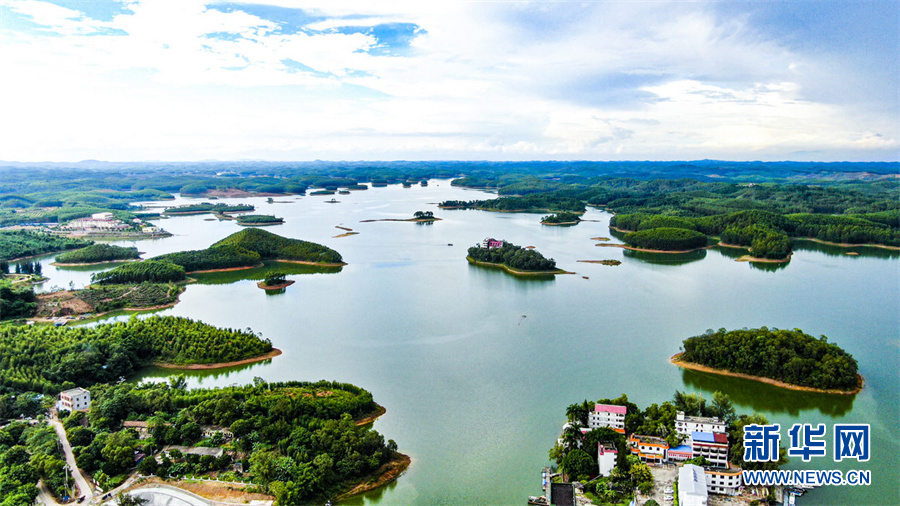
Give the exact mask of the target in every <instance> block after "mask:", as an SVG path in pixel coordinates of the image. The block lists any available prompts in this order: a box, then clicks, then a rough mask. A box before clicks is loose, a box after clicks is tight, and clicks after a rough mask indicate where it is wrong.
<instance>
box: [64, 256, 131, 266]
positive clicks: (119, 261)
mask: <svg viewBox="0 0 900 506" xmlns="http://www.w3.org/2000/svg"><path fill="white" fill-rule="evenodd" d="M140 261H141V259H140V258H121V259H119V260H102V261H100V262H85V263H74V264H71V263H69V264H67V263H60V262H51V263H50V265H52V266H54V267H81V266H83V265H102V264H115V263H122V262H140Z"/></svg>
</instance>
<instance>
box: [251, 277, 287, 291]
mask: <svg viewBox="0 0 900 506" xmlns="http://www.w3.org/2000/svg"><path fill="white" fill-rule="evenodd" d="M264 283H265V281H260V282H259V283H257V284H256V286H257V287H259V288H262V289H263V290H280V289H282V288H287V287H289V286H291V285H293V284H294V283H295V282H294V280H292V279H289V280H287V281H285V282H284V283H278V284H277V285H265V284H264Z"/></svg>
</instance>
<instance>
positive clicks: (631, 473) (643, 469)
mask: <svg viewBox="0 0 900 506" xmlns="http://www.w3.org/2000/svg"><path fill="white" fill-rule="evenodd" d="M595 404H612V405H615V406H625V407H626V409H627V411H626V414H625V434H619V433H617V432H615V431H613V430H612V429H609V428H599V429H593V430H590V431H588V432H585V433H582V432H581V428H582V427H587V425H588V414H589V413H590V412H591V411H593V409H594V405H595ZM679 411H683V412H684V413H685V414H686V415H688V416H705V417H717V418H719V419H721V420H723V421H724V422H725V424H726V432H727V434H728V440H729V449H728V459H729V461H730V462H731V463H732V464H734V465H736V466H738V467H740V468H742V469H777V468H778V467H780V466H782V465H784V464H786V463H787V450H786V449H784V448H783V447H782V448H781V449H780V451H779V459H778V461H775V462H745V461H744V460H743V456H744V443H743V441H744V426H745V425H748V424H768V423H769V422H768V420H766V418H765V417H764V416H762V415H758V414H753V415H747V414H740V415H739V414H738V413H736V411H735V408H734V403H733V402H732V401H731V399H730V398H729V397H728V396H727V395H725V394H723V393H721V392H715V393H713V399H712V402H707V401H706V399H704V398H703V397H702V396H701V395H699V394H695V393H686V392H679V391H676V392H675V395H674V396H673V398H672V400H671V401H665V402H663V403H661V404H655V403H654V404H651V405H649V406H647V407H646V408H644V409H640V408H639V407H638V406H637V405H636V404H634V403H633V402H630V401H629V400H628V396H627V395H625V394H622V395H621V396H620V397H618V398H615V399H599V400H598V401H597V402H596V403H595V402H591V401H588V400H585V401H583V402H581V403H576V404H572V405H570V406H569V407H568V408H566V413H565V414H566V418H567V420H568V423H567V424H566V426H565V428H564V430H563V433H562V435H561V443H560V444H557V445H555V446H554V447H553V448H552V449H551V450H550V458H551V459H552V460H554V461H556V463H557V465H558V466H559V469H560V470H561V471H562V472H564V473H566V474H567V475H568V477H569V479H571V480H578V481H581V482H582V483H584V484H585V490H586V492H587V493H588V494H590V496H593V497H592V499H594V502H595V503H596V504H606V503H612V504H619V503H621V502H623V501H624V502H627V498H628V497H630V493H631V491H632V490H633V489H634V488H638V489H639V490H641V491H642V492H644V493H647V492H649V490H650V489H651V488H652V487H653V482H652V480H653V479H652V475H651V473H650V469H649V467H648V466H647V464H644V463H642V462H640V460H639V459H638V457H637V456H633V455H631V454H630V451H629V449H628V446H627V443H626V441H627V438H628V436H630V435H631V434H639V435H646V436H654V437H659V438H662V439H665V440H666V442H667V443H668V444H669V445H670V446H678V445H679V444H681V443H682V441H683V440H684V438H685V436H682V435H681V434H679V433H678V432H677V431H676V430H675V419H676V416H677V414H678V412H679ZM598 442H605V443H612V444H613V445H615V446H616V449H617V450H618V455H617V458H616V468H615V469H614V470H613V471H612V473H611V476H609V477H607V478H603V477H596V476H597V443H598ZM773 503H774V502H773Z"/></svg>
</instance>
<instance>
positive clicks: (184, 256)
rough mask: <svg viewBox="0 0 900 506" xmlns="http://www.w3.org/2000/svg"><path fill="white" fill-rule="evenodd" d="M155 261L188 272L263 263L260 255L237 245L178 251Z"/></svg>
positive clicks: (156, 258)
mask: <svg viewBox="0 0 900 506" xmlns="http://www.w3.org/2000/svg"><path fill="white" fill-rule="evenodd" d="M153 260H157V261H160V262H171V263H173V264H177V265H180V266H181V267H183V268H184V270H185V271H186V272H195V271H205V270H212V269H233V268H235V267H248V266H251V265H257V264H259V263H260V262H261V261H262V259H261V258H260V256H259V253H257V252H255V251H250V250H247V249H244V248H242V247H240V246H236V245H225V246H217V247H212V248H207V249H201V250H188V251H178V252H175V253H167V254H165V255H160V256H158V257H154V258H153Z"/></svg>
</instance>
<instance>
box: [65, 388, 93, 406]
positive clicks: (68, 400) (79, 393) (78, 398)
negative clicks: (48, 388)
mask: <svg viewBox="0 0 900 506" xmlns="http://www.w3.org/2000/svg"><path fill="white" fill-rule="evenodd" d="M57 407H58V408H59V409H65V410H67V411H87V410H89V409H90V408H91V393H90V392H88V391H87V390H85V389H83V388H81V387H77V388H72V389H69V390H65V391H62V392H60V393H59V402H58V403H57Z"/></svg>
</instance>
